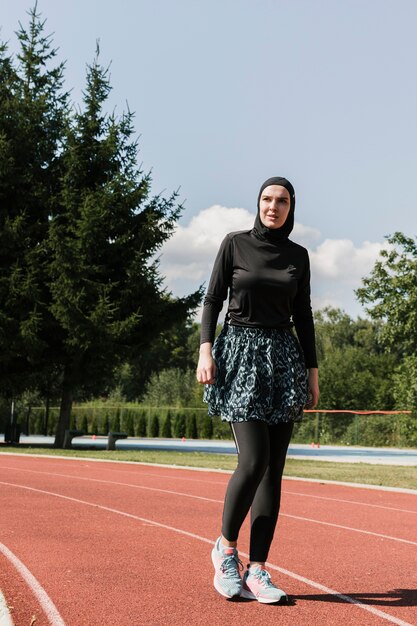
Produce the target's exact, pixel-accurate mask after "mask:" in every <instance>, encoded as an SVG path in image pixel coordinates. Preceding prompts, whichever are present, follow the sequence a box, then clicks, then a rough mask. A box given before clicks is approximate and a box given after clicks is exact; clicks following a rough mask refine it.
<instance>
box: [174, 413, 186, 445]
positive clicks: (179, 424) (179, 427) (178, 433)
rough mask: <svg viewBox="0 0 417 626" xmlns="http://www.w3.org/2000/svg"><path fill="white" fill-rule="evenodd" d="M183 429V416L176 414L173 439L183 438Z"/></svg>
mask: <svg viewBox="0 0 417 626" xmlns="http://www.w3.org/2000/svg"><path fill="white" fill-rule="evenodd" d="M185 429H186V424H185V415H184V414H183V413H177V416H176V418H175V422H174V437H177V438H178V439H182V437H185Z"/></svg>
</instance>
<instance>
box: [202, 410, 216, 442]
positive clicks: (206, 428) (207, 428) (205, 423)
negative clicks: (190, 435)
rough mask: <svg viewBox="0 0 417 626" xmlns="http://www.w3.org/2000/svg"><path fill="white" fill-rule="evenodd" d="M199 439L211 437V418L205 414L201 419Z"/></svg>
mask: <svg viewBox="0 0 417 626" xmlns="http://www.w3.org/2000/svg"><path fill="white" fill-rule="evenodd" d="M200 437H201V439H211V438H212V437H213V420H212V418H211V417H210V416H209V415H205V416H204V417H203V420H202V425H201V431H200Z"/></svg>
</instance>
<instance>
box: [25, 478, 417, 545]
mask: <svg viewBox="0 0 417 626" xmlns="http://www.w3.org/2000/svg"><path fill="white" fill-rule="evenodd" d="M23 471H25V472H30V473H33V474H44V475H46V476H56V477H59V478H70V479H72V480H74V479H75V480H84V481H87V482H94V483H104V484H106V485H117V486H118V487H130V488H132V489H142V490H144V491H155V492H157V493H167V494H169V495H173V496H180V497H181V498H193V499H194V500H203V501H205V502H215V503H217V504H223V500H218V499H215V498H207V497H206V496H196V495H194V494H191V493H185V492H182V491H173V490H171V489H160V488H158V487H147V486H145V485H136V484H132V483H123V482H119V481H115V480H104V479H102V478H89V477H88V476H74V475H72V474H59V473H56V472H43V471H40V470H28V469H25V470H23ZM280 516H282V517H289V518H292V519H297V520H301V521H303V522H311V523H313V524H321V525H322V526H331V527H332V528H340V529H342V530H348V531H350V532H355V533H362V534H364V535H370V536H371V537H379V538H382V539H389V540H390V541H397V542H400V543H406V544H409V545H412V546H417V541H411V540H410V539H401V538H400V537H393V536H392V535H384V534H382V533H375V532H372V531H370V530H363V529H361V528H354V527H352V526H344V525H342V524H335V523H332V522H324V521H322V520H317V519H312V518H310V517H302V516H301V515H291V514H289V513H280Z"/></svg>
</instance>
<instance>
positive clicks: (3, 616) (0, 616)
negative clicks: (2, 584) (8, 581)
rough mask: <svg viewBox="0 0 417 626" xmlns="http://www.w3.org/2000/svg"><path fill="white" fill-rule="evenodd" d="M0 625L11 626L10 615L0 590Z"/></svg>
mask: <svg viewBox="0 0 417 626" xmlns="http://www.w3.org/2000/svg"><path fill="white" fill-rule="evenodd" d="M0 626H13V621H12V616H11V615H10V611H9V607H8V606H7V602H6V598H5V597H4V595H3V594H2V592H1V591H0Z"/></svg>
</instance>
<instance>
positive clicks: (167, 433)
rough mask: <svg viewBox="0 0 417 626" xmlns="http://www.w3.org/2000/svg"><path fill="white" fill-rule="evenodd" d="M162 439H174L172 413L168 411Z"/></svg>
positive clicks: (163, 425)
mask: <svg viewBox="0 0 417 626" xmlns="http://www.w3.org/2000/svg"><path fill="white" fill-rule="evenodd" d="M161 437H165V438H170V437H172V423H171V413H170V411H168V413H167V416H166V418H165V419H164V421H163V424H162V430H161Z"/></svg>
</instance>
